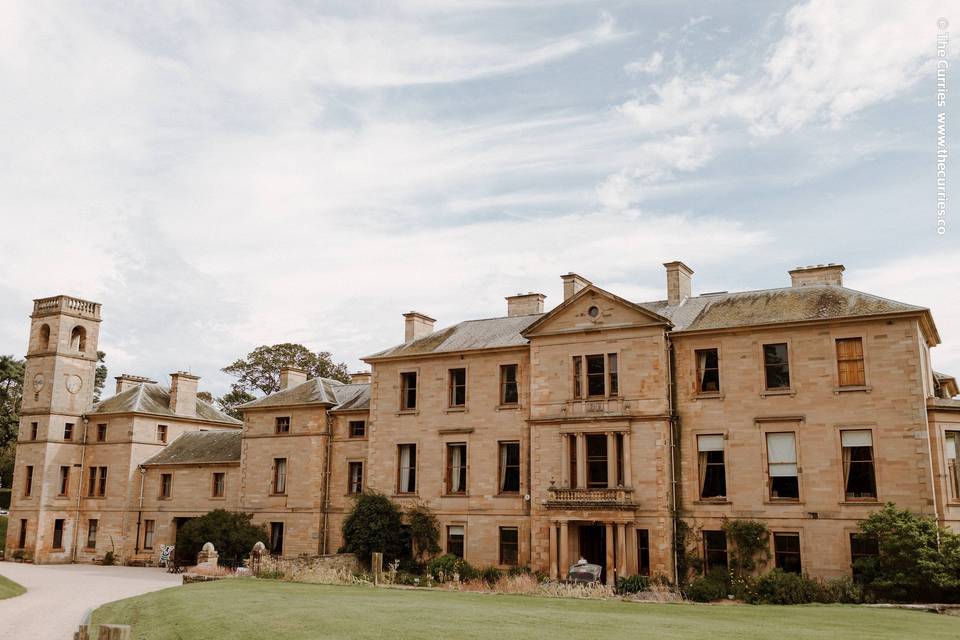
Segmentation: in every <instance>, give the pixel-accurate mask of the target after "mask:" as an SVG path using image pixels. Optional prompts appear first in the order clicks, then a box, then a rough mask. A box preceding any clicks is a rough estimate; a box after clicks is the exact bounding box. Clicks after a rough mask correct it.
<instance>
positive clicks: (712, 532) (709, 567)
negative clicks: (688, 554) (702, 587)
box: [702, 529, 730, 575]
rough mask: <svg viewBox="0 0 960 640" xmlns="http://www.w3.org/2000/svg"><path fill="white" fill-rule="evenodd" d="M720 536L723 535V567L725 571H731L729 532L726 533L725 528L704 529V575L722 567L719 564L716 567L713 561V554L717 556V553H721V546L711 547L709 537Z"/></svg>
mask: <svg viewBox="0 0 960 640" xmlns="http://www.w3.org/2000/svg"><path fill="white" fill-rule="evenodd" d="M708 534H709V535H708ZM720 536H722V537H723V550H722V554H723V559H724V564H723V567H722V568H723V570H724V571H729V570H730V541H729V540H727V534H726V532H724V531H723V529H704V530H703V531H702V537H703V573H704V575H706V574H708V573H710V572H711V571H714V570H717V569H720V568H721V567H719V566H717V567H714V566H713V562H712V561H711V556H715V555H720V554H721V550H720V547H711V546H710V542H709V539H710V538H714V537H720Z"/></svg>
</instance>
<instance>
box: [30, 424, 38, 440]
mask: <svg viewBox="0 0 960 640" xmlns="http://www.w3.org/2000/svg"><path fill="white" fill-rule="evenodd" d="M39 433H40V423H39V422H31V423H30V441H31V442H35V441H36V439H37V436H38V434H39Z"/></svg>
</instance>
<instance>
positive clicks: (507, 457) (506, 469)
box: [497, 442, 520, 493]
mask: <svg viewBox="0 0 960 640" xmlns="http://www.w3.org/2000/svg"><path fill="white" fill-rule="evenodd" d="M497 478H498V482H497V486H498V487H499V488H500V493H519V492H520V443H519V442H501V443H500V461H499V466H498V474H497Z"/></svg>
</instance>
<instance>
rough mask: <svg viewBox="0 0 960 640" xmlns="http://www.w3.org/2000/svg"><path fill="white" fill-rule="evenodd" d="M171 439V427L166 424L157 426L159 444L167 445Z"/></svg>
mask: <svg viewBox="0 0 960 640" xmlns="http://www.w3.org/2000/svg"><path fill="white" fill-rule="evenodd" d="M169 438H170V427H169V426H167V425H165V424H159V423H158V424H157V442H159V443H161V444H167V440H169Z"/></svg>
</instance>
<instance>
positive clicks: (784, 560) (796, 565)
mask: <svg viewBox="0 0 960 640" xmlns="http://www.w3.org/2000/svg"><path fill="white" fill-rule="evenodd" d="M773 560H774V564H775V565H776V567H777V568H778V569H781V570H782V571H786V572H788V573H796V574H797V575H799V574H800V573H801V570H802V566H801V563H800V534H799V533H774V534H773Z"/></svg>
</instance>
